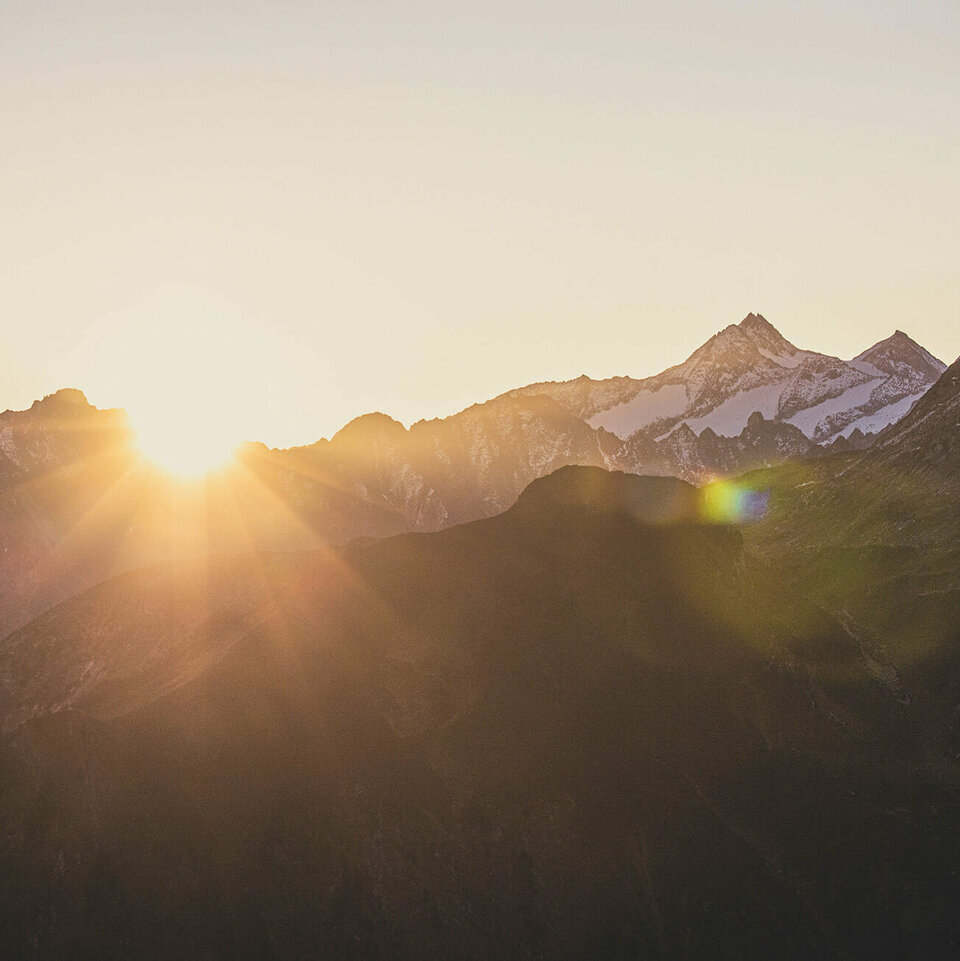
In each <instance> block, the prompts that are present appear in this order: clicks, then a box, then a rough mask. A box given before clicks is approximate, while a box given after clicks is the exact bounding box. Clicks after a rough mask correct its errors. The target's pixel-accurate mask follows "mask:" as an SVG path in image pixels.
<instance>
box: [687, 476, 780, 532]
mask: <svg viewBox="0 0 960 961" xmlns="http://www.w3.org/2000/svg"><path fill="white" fill-rule="evenodd" d="M769 501H770V491H769V490H757V489H755V488H752V487H745V486H743V485H741V484H737V483H736V482H735V481H716V482H715V483H713V484H707V486H706V487H703V488H701V489H700V504H699V513H700V519H701V520H702V521H705V522H706V523H708V524H749V523H751V522H753V521H758V520H760V518H762V517H763V515H764V514H766V512H767V504H768V503H769Z"/></svg>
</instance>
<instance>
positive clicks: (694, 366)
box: [0, 314, 940, 636]
mask: <svg viewBox="0 0 960 961" xmlns="http://www.w3.org/2000/svg"><path fill="white" fill-rule="evenodd" d="M939 369H940V364H939V361H937V360H936V359H935V358H933V357H931V355H929V354H928V353H927V352H926V351H924V350H923V349H922V348H920V347H918V346H917V345H916V344H914V342H913V341H911V340H910V338H908V337H907V336H906V335H905V334H902V333H900V332H897V334H895V335H894V336H893V337H891V338H889V339H888V340H887V341H882V342H881V343H880V344H877V345H875V346H874V347H872V348H870V349H869V350H868V351H865V352H864V353H863V354H861V355H860V356H859V357H858V358H856V359H855V360H854V361H851V362H850V363H844V362H843V361H840V360H839V359H837V358H829V357H825V356H824V355H820V354H813V353H811V352H809V351H799V350H798V349H797V348H795V347H794V346H793V345H792V344H790V343H789V342H788V341H787V340H786V339H785V338H783V337H782V336H781V335H780V334H779V333H778V332H777V331H776V330H775V329H774V328H773V327H772V325H770V324H769V323H768V322H767V321H766V320H764V319H763V318H762V317H760V316H758V315H756V314H750V315H748V316H747V317H746V318H745V319H744V320H743V321H742V322H741V323H740V324H738V325H731V326H729V327H727V328H725V329H724V330H722V331H720V333H718V334H717V335H715V336H714V337H712V338H711V339H710V340H709V341H708V342H707V343H706V344H704V345H703V346H702V347H701V348H700V349H699V350H697V351H695V352H694V354H693V355H691V357H690V358H688V360H687V361H685V362H684V363H683V364H681V365H679V366H678V367H674V368H671V369H670V370H668V371H665V372H664V373H663V374H660V375H658V376H657V377H654V378H648V379H646V380H632V379H630V378H613V379H611V380H606V381H592V380H589V379H587V378H579V379H577V380H575V381H570V382H568V383H565V384H548V385H532V386H530V387H527V388H522V389H520V390H517V391H512V392H509V393H508V394H505V395H502V396H500V397H497V398H494V399H493V400H489V401H486V402H485V403H481V404H475V405H473V406H472V407H469V408H467V409H466V410H464V411H461V412H460V413H458V414H455V415H453V416H451V417H446V418H442V419H435V420H429V421H420V422H418V423H416V424H413V425H412V426H411V427H410V428H409V429H407V428H405V427H404V426H403V425H402V424H400V423H398V422H397V421H395V420H393V419H392V418H390V417H389V416H387V415H386V414H382V413H375V414H366V415H363V416H362V417H359V418H357V419H355V420H354V421H352V422H351V423H350V424H348V425H346V426H345V427H344V428H343V429H342V430H341V431H339V432H338V433H337V434H336V435H334V437H333V438H331V439H330V440H326V439H324V440H320V441H318V442H317V443H315V444H312V445H308V446H304V447H299V448H293V449H289V450H269V449H268V448H267V447H265V446H264V445H262V444H249V445H246V447H245V448H244V449H243V451H242V453H241V455H240V457H239V463H238V464H237V465H236V466H234V467H232V468H230V469H227V470H224V471H221V472H218V473H217V474H215V475H214V476H212V477H210V478H208V479H207V480H205V481H204V482H203V483H201V484H197V485H193V486H192V487H184V486H182V485H177V484H175V483H174V482H173V481H171V480H170V479H169V478H166V477H164V476H163V475H162V474H160V473H159V472H158V471H156V470H155V469H153V468H152V467H151V466H150V465H149V464H148V463H147V462H145V461H143V460H142V459H141V458H140V456H139V454H138V453H137V451H136V447H135V444H134V441H133V437H132V432H131V429H130V426H129V424H128V422H127V420H126V417H125V415H124V413H123V412H122V411H98V410H97V409H96V408H94V407H92V406H91V405H90V404H89V403H87V401H86V398H85V397H84V396H83V394H81V393H80V392H79V391H73V390H65V391H60V392H58V393H56V394H54V395H51V396H50V397H48V398H44V399H43V400H42V401H38V402H37V403H36V404H34V405H33V407H32V408H31V409H30V410H27V411H7V412H5V413H3V414H0V536H2V538H3V543H4V551H3V553H2V555H0V636H2V635H4V634H6V633H8V632H9V631H10V630H13V629H14V628H16V627H18V626H20V625H22V624H24V623H25V622H26V621H28V620H29V619H31V618H32V617H34V616H36V614H38V613H39V612H40V611H42V610H45V609H46V608H47V607H49V606H51V605H52V604H55V603H57V602H58V601H60V600H62V599H64V598H66V597H69V596H71V595H72V594H74V593H76V592H77V591H79V590H82V589H83V588H85V587H87V586H90V585H92V584H95V583H97V582H98V581H100V580H103V579H104V578H106V577H109V576H111V575H113V574H116V573H120V572H122V571H124V570H131V569H134V568H137V567H140V566H143V565H145V564H149V563H152V562H154V561H158V560H163V559H166V558H171V557H191V556H197V555H201V554H206V553H210V552H220V553H222V552H228V553H229V552H243V551H251V550H302V549H310V548H314V547H317V546H318V545H319V544H321V543H330V542H333V543H342V542H345V541H348V540H350V539H351V538H354V537H360V536H374V537H379V536H386V535H391V534H397V533H402V532H405V531H429V530H438V529H442V528H445V527H449V526H451V525H454V524H459V523H463V522H466V521H470V520H474V519H477V518H481V517H489V516H493V515H495V514H498V513H500V512H502V511H504V510H506V509H507V508H509V507H510V506H511V505H512V504H513V503H514V502H515V500H516V498H517V497H518V495H519V494H520V492H521V491H522V490H523V489H524V488H525V487H526V486H527V485H528V484H529V483H530V482H531V481H533V480H535V479H537V478H538V477H542V476H545V475H547V474H549V473H550V472H552V471H554V470H557V469H558V468H560V467H563V466H567V465H582V466H597V467H605V468H608V469H614V470H624V471H628V472H632V473H642V474H661V475H675V476H679V477H681V478H683V479H684V480H687V481H690V482H692V483H696V484H702V483H705V482H707V481H709V480H712V479H714V478H716V477H724V476H733V475H736V474H738V473H741V472H743V471H746V470H750V469H755V468H759V467H765V466H772V465H776V464H779V463H781V462H783V461H784V460H790V459H795V458H809V457H813V456H816V455H819V454H820V453H822V452H824V451H825V450H827V449H828V448H826V447H823V446H821V444H820V441H822V440H824V439H825V438H828V437H831V436H832V437H833V438H834V440H833V442H832V444H831V445H830V448H829V449H830V450H838V449H842V448H846V449H851V448H854V449H858V448H860V447H863V446H867V445H868V444H869V443H870V442H871V441H872V440H873V438H874V434H873V433H869V432H868V433H864V430H861V427H864V429H869V430H875V429H877V428H878V427H879V426H881V425H882V424H884V423H886V420H887V419H888V418H889V417H892V416H893V415H896V416H899V415H900V414H902V413H903V412H905V411H906V410H907V408H908V407H909V406H910V404H911V403H913V400H914V399H915V397H917V396H919V395H920V394H921V393H922V392H923V391H924V390H925V389H926V388H927V386H928V385H929V383H930V382H932V380H933V379H935V377H936V376H937V372H938V370H939ZM671 398H672V400H671ZM668 400H669V401H670V403H667V401H668ZM854 402H855V403H854ZM671 405H672V406H671ZM638 418H639V419H638ZM641 422H642V424H641V427H640V429H638V430H636V431H633V433H630V431H631V430H632V429H633V427H635V426H636V425H637V424H640V423H641ZM711 425H712V426H711ZM811 425H813V428H812V427H811ZM608 427H609V428H610V429H608ZM618 432H619V434H620V435H626V434H629V436H627V437H626V439H624V437H623V436H618ZM201 531H202V532H203V533H202V534H201Z"/></svg>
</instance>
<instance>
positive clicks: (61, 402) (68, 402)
mask: <svg viewBox="0 0 960 961" xmlns="http://www.w3.org/2000/svg"><path fill="white" fill-rule="evenodd" d="M90 406H91V405H90V401H88V400H87V395H86V394H85V393H84V392H83V391H82V390H78V389H77V388H76V387H61V388H60V390H55V391H54V392H53V393H52V394H46V395H45V396H44V397H43V398H42V399H41V400H35V401H34V402H33V404H32V405H31V406H30V409H31V410H52V409H55V408H56V409H63V408H66V407H76V408H80V407H90Z"/></svg>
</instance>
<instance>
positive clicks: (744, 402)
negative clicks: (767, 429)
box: [687, 383, 783, 437]
mask: <svg viewBox="0 0 960 961" xmlns="http://www.w3.org/2000/svg"><path fill="white" fill-rule="evenodd" d="M781 390H783V384H782V383H777V384H765V385H764V386H762V387H753V388H751V389H750V390H742V391H740V392H739V393H737V394H734V395H733V397H728V398H727V399H726V400H725V401H724V402H723V403H722V404H719V405H717V406H716V407H715V408H714V409H713V410H712V411H710V413H709V414H704V415H703V416H702V417H695V418H693V419H688V420H687V424H688V425H689V427H690V429H691V430H692V431H693V432H694V433H695V434H696V435H697V436H699V435H700V433H701V432H702V431H704V430H706V429H707V428H708V427H709V428H711V430H713V432H714V433H715V434H719V435H720V436H721V437H739V436H740V434H741V433H742V432H743V429H744V427H746V426H747V421H748V420H749V418H750V415H751V414H752V413H753V412H754V411H756V410H758V411H760V413H761V414H763V416H764V417H765V418H766V419H767V420H772V419H773V417H774V416H775V415H776V413H777V406H778V405H779V403H780V392H781Z"/></svg>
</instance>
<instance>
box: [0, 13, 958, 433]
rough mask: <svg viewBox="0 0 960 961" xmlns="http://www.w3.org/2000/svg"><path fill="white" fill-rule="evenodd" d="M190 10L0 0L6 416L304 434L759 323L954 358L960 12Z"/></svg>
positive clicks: (821, 338)
mask: <svg viewBox="0 0 960 961" xmlns="http://www.w3.org/2000/svg"><path fill="white" fill-rule="evenodd" d="M198 6H200V5H197V4H195V3H192V2H191V3H180V2H167V3H164V4H159V5H158V4H143V3H138V2H136V0H128V2H124V3H104V2H82V0H73V2H70V3H67V2H50V3H45V4H36V3H26V2H18V0H15V2H13V3H5V4H3V5H2V8H0V98H2V100H0V105H2V111H0V148H2V171H3V176H2V178H0V217H2V229H0V348H2V350H3V352H4V358H5V368H4V372H3V375H2V376H0V409H2V408H4V407H23V406H27V405H28V404H29V403H30V402H31V401H32V400H33V399H34V398H35V397H37V396H40V395H42V394H44V393H48V392H50V391H52V390H55V389H56V388H58V387H60V386H67V385H69V386H76V387H80V388H82V389H83V390H85V391H86V392H87V394H88V396H89V397H90V399H91V400H92V401H93V402H94V403H97V404H99V405H101V406H107V405H121V406H129V407H130V408H131V409H132V410H133V411H134V412H135V413H136V412H137V410H138V409H139V410H140V411H141V412H142V413H143V414H144V415H145V416H146V415H147V413H148V412H152V416H157V413H158V411H159V412H167V411H169V412H172V413H173V414H174V415H175V416H177V415H182V416H196V412H197V411H198V410H201V409H202V410H204V411H207V412H208V413H207V414H204V416H209V418H210V422H211V429H213V425H220V426H221V427H224V429H227V430H228V431H234V432H237V433H239V434H240V435H241V436H246V437H250V438H257V439H262V440H264V441H266V442H268V443H270V444H274V445H288V444H292V443H297V442H307V441H311V440H314V439H316V438H318V437H320V436H323V435H326V436H329V435H330V434H331V433H333V432H334V431H335V430H337V429H338V428H339V427H340V426H342V424H343V423H344V422H346V421H347V420H349V419H350V418H351V417H353V416H355V415H356V414H359V413H363V412H365V411H369V410H375V409H379V410H383V411H385V412H387V413H390V414H392V415H394V416H396V417H398V418H399V419H401V420H403V421H405V422H408V423H409V422H410V421H413V420H416V419H418V418H420V417H430V416H436V415H445V414H448V413H451V412H453V411H454V410H457V409H460V408H462V407H464V406H466V405H468V404H470V403H472V402H474V401H477V400H482V399H485V398H487V397H490V396H493V395H495V394H497V393H499V392H500V391H502V390H505V389H508V388H510V387H513V386H518V385H520V384H524V383H528V382H530V381H534V380H539V379H545V378H546V379H564V378H568V377H574V376H577V375H578V374H580V373H587V374H590V375H591V376H595V377H602V376H609V375H613V374H621V373H628V374H633V375H636V376H642V375H645V374H649V373H654V372H656V371H658V370H660V369H662V368H664V367H666V366H669V365H670V364H673V363H677V362H679V361H680V360H682V359H683V358H684V357H685V356H686V355H687V354H689V353H690V352H691V351H692V350H693V349H694V348H695V347H697V346H698V345H699V344H700V343H701V342H702V341H703V340H705V339H706V338H707V337H708V336H709V335H710V334H711V333H713V332H714V331H715V330H717V329H719V328H720V327H722V326H724V325H725V324H727V323H732V322H736V321H738V320H739V319H740V318H741V317H742V316H743V315H744V314H746V313H747V312H748V311H751V310H754V311H759V312H762V313H763V314H764V315H765V316H766V317H767V318H768V319H769V320H770V321H771V322H773V323H774V324H775V325H777V326H778V327H779V329H780V330H781V332H782V333H783V334H784V335H785V336H787V337H788V338H790V339H791V340H793V341H794V342H796V343H798V344H799V345H800V346H803V347H809V348H812V349H817V350H822V351H827V352H831V353H836V354H839V355H841V356H851V355H853V354H855V353H857V352H859V351H860V350H862V349H863V348H865V347H866V346H869V344H871V343H873V342H875V341H876V340H878V339H880V338H881V337H885V336H887V335H889V334H890V333H891V332H892V331H893V330H894V329H895V328H898V327H899V328H902V329H904V330H906V331H907V332H908V333H910V334H911V335H912V336H914V337H915V338H916V339H917V340H919V341H920V342H921V343H923V344H924V345H925V346H926V347H928V348H929V349H930V350H932V351H933V352H934V353H936V354H938V355H939V356H940V357H941V358H942V359H943V360H945V361H947V362H950V361H952V360H953V359H955V357H956V355H957V353H958V352H960V322H958V319H960V289H958V285H957V282H956V264H957V263H958V261H960V235H958V230H960V228H958V224H960V217H958V213H960V211H958V200H960V187H958V178H957V175H956V171H957V169H958V168H960V122H958V119H957V110H956V105H957V103H958V102H960V59H958V58H957V56H956V50H957V49H958V46H960V4H957V3H955V2H953V0H951V2H949V3H948V2H932V0H917V2H912V3H906V2H889V0H888V2H883V0H873V2H870V3H868V2H866V0H858V2H847V3H843V2H832V3H821V2H806V3H800V2H771V0H767V2H763V3H761V2H753V3H747V2H742V0H741V2H732V3H723V4H719V3H707V2H703V0H700V2H680V3H673V4H669V5H664V4H649V3H642V2H640V3H632V4H622V3H609V2H606V3H605V2H592V3H556V2H553V3H546V2H535V3H531V2H522V0H521V2H514V3H510V4H507V3H486V4H482V5H481V4H472V5H465V4H450V3H410V4H402V5H400V4H386V3H351V4H324V3H295V2H294V3H290V2H288V3H284V2H277V3H272V4H253V3H226V2H211V3H207V4H204V5H202V6H201V9H199V10H198V9H195V8H196V7H198ZM224 425H225V426H224Z"/></svg>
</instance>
